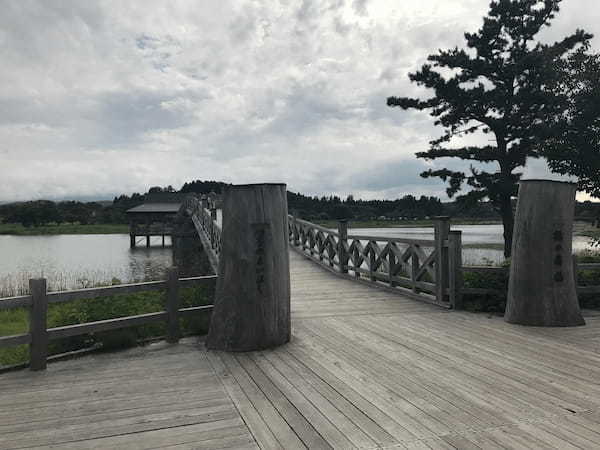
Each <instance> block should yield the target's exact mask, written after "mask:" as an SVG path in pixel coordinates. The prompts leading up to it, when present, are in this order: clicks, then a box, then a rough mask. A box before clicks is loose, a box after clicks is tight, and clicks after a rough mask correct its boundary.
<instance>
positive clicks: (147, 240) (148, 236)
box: [146, 234, 150, 247]
mask: <svg viewBox="0 0 600 450" xmlns="http://www.w3.org/2000/svg"><path fill="white" fill-rule="evenodd" d="M146 247H150V235H149V234H147V235H146Z"/></svg>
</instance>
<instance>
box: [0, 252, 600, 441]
mask: <svg viewBox="0 0 600 450" xmlns="http://www.w3.org/2000/svg"><path fill="white" fill-rule="evenodd" d="M291 268H292V310H293V322H292V324H293V340H292V342H291V343H290V344H288V345H285V346H283V347H281V348H278V349H276V350H270V351H263V352H252V353H244V354H225V353H215V352H206V351H205V350H204V349H203V346H202V344H201V343H197V342H195V341H193V340H189V339H188V340H185V341H183V342H182V343H181V344H179V345H174V346H170V345H166V344H164V343H160V344H154V345H150V346H146V347H140V348H135V349H131V350H128V351H123V352H118V353H105V354H98V355H92V356H86V357H83V358H80V359H77V360H71V361H64V362H58V363H54V364H51V365H50V366H49V367H48V370H47V371H45V372H29V371H20V372H14V373H9V374H5V375H2V376H0V395H1V403H0V404H1V405H2V408H1V409H0V448H27V447H35V446H39V447H44V448H48V447H52V446H54V447H55V448H65V449H69V448H211V449H213V448H257V447H262V448H286V449H287V448H304V447H309V448H332V447H333V448H341V449H348V448H354V447H358V448H413V449H417V448H420V449H427V448H433V449H451V448H461V449H463V448H473V449H478V448H481V449H488V448H560V449H576V448H599V447H600V409H599V406H600V317H599V316H588V317H586V320H587V326H585V327H580V328H569V329H548V328H525V327H519V326H514V325H509V324H506V323H505V322H504V321H503V320H502V318H500V317H489V316H487V315H483V314H471V313H466V312H453V311H447V310H444V309H441V308H438V307H435V306H431V305H428V304H424V303H420V302H417V301H414V300H410V299H407V298H403V297H401V296H398V295H395V294H392V293H388V292H385V291H380V290H377V289H373V288H370V287H367V286H363V285H360V284H357V283H353V282H351V281H348V280H344V279H341V278H339V277H336V276H335V275H333V274H331V273H329V272H327V271H326V270H323V269H322V268H320V267H319V266H317V265H316V264H313V263H312V262H309V261H307V260H306V259H304V257H302V256H300V255H298V254H297V253H295V252H292V253H291Z"/></svg>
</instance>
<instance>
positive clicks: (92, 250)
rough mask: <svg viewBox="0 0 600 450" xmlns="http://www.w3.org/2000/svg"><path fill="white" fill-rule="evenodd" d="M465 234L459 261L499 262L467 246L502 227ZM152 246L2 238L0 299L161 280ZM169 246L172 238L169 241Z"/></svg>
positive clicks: (408, 232) (386, 233)
mask: <svg viewBox="0 0 600 450" xmlns="http://www.w3.org/2000/svg"><path fill="white" fill-rule="evenodd" d="M452 229H458V230H462V231H463V243H464V244H467V247H466V248H464V249H463V262H464V264H468V265H477V264H500V263H501V262H502V261H503V260H504V256H503V254H502V250H500V249H495V248H472V247H469V246H470V245H477V244H483V245H489V244H502V243H503V238H502V226H501V225H459V226H453V227H452ZM349 232H350V234H359V235H371V236H381V237H392V236H397V237H405V238H413V239H432V238H433V229H432V228H416V227H415V228H352V229H351V230H349ZM152 243H153V245H154V246H153V247H151V248H149V249H147V248H146V247H145V246H142V247H138V248H136V249H133V250H132V249H130V248H129V235H127V234H104V235H102V234H89V235H57V236H1V235H0V297H2V296H8V295H18V294H19V293H21V292H24V289H26V288H27V284H28V280H29V278H34V277H41V276H43V277H45V278H47V279H48V283H49V288H50V289H52V290H60V289H72V288H79V287H89V286H94V285H98V284H106V283H111V282H112V281H113V279H114V278H116V279H118V280H119V281H121V282H137V281H144V280H160V279H164V274H165V270H166V268H167V267H169V266H171V265H172V263H173V260H172V258H173V257H172V250H171V248H170V247H166V248H161V247H160V238H153V240H152ZM167 244H168V245H170V239H169V238H167ZM591 248H592V247H591V241H590V239H589V238H587V237H583V236H575V237H574V238H573V250H574V251H575V252H579V251H582V250H588V249H591Z"/></svg>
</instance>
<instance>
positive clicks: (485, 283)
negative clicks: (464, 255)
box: [463, 252, 600, 314]
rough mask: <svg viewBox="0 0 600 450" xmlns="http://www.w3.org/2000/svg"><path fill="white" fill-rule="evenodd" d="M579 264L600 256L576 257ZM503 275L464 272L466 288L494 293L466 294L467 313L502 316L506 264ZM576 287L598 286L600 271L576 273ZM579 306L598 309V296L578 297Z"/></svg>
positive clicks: (504, 302)
mask: <svg viewBox="0 0 600 450" xmlns="http://www.w3.org/2000/svg"><path fill="white" fill-rule="evenodd" d="M577 257H578V261H579V262H580V263H600V256H598V255H597V254H594V253H592V252H583V253H580V254H578V255H577ZM505 266H506V267H507V270H506V272H504V273H474V272H464V273H463V282H464V286H465V287H466V288H483V289H494V290H496V291H497V292H496V293H493V294H492V293H490V294H485V295H480V294H477V295H474V294H468V295H465V296H464V306H465V309H466V310H468V311H473V312H487V313H497V314H504V309H505V308H506V293H507V291H508V276H509V271H508V264H505ZM577 285H578V286H598V285H600V270H598V269H595V270H579V272H578V273H577ZM578 298H579V305H580V307H581V308H585V309H596V310H598V309H600V295H599V294H580V295H578Z"/></svg>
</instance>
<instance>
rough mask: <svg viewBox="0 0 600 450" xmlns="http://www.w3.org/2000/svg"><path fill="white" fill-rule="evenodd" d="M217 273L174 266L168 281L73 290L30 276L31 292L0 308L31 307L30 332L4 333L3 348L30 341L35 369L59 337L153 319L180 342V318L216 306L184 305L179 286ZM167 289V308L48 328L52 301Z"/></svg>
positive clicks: (1, 303) (0, 344)
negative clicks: (182, 273)
mask: <svg viewBox="0 0 600 450" xmlns="http://www.w3.org/2000/svg"><path fill="white" fill-rule="evenodd" d="M216 278H217V277H216V275H211V276H203V277H190V278H178V276H177V269H176V268H171V269H169V270H168V272H167V279H166V280H165V281H150V282H146V283H135V284H121V285H116V286H107V287H99V288H91V289H79V290H72V291H61V292H48V291H47V287H46V279H44V278H41V279H33V280H29V292H30V294H29V295H23V296H19V297H11V298H3V299H0V310H5V309H14V308H29V310H30V318H29V332H28V333H25V334H18V335H14V336H3V337H0V348H2V347H11V346H16V345H23V344H28V345H29V354H30V363H29V367H30V369H31V370H43V369H45V368H46V362H47V357H48V343H49V341H52V340H55V339H61V338H66V337H71V336H79V335H83V334H88V333H96V332H100V331H108V330H117V329H120V328H128V327H132V326H136V325H145V324H148V323H153V322H166V325H167V341H168V342H172V343H174V342H177V341H178V340H179V337H180V335H181V332H180V329H179V318H181V317H187V316H190V315H195V314H199V313H204V312H206V311H209V310H211V309H212V308H213V305H205V306H194V307H189V308H180V304H179V290H180V289H181V288H186V287H192V286H195V285H198V284H207V283H214V282H215V280H216ZM160 290H166V302H165V310H164V311H159V312H152V313H147V314H139V315H136V316H127V317H118V318H115V319H108V320H100V321H96V322H88V323H81V324H76V325H67V326H62V327H56V328H47V326H48V325H47V313H48V305H49V304H52V303H63V302H69V301H73V300H80V299H91V298H96V297H106V296H112V295H120V294H132V293H136V292H146V291H160Z"/></svg>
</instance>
